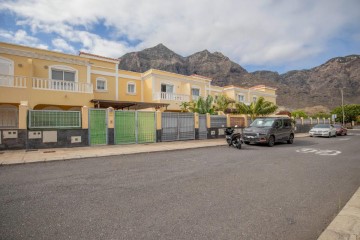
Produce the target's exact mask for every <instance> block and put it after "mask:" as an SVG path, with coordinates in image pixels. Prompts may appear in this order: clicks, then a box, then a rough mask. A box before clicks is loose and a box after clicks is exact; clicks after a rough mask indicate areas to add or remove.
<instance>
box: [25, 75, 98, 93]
mask: <svg viewBox="0 0 360 240" xmlns="http://www.w3.org/2000/svg"><path fill="white" fill-rule="evenodd" d="M32 88H34V89H42V90H54V91H66V92H80V93H92V92H93V86H92V83H83V82H73V81H63V80H52V79H44V78H32Z"/></svg>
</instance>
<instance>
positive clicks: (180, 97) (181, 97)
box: [153, 92, 190, 102]
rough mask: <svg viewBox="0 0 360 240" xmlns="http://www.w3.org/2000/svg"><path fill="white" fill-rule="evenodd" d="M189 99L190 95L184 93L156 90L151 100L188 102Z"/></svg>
mask: <svg viewBox="0 0 360 240" xmlns="http://www.w3.org/2000/svg"><path fill="white" fill-rule="evenodd" d="M189 99H190V96H189V95H185V94H176V93H167V92H156V93H154V95H153V100H169V101H179V102H188V101H189Z"/></svg>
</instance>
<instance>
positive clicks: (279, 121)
mask: <svg viewBox="0 0 360 240" xmlns="http://www.w3.org/2000/svg"><path fill="white" fill-rule="evenodd" d="M282 126H283V121H282V120H281V119H278V120H276V121H275V127H278V128H280V127H282Z"/></svg>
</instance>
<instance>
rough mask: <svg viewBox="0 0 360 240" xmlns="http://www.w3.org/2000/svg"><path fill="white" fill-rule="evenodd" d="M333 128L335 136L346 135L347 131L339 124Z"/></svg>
mask: <svg viewBox="0 0 360 240" xmlns="http://www.w3.org/2000/svg"><path fill="white" fill-rule="evenodd" d="M334 127H335V128H336V134H337V135H338V136H343V135H347V129H346V128H344V127H343V126H341V125H340V124H335V125H334Z"/></svg>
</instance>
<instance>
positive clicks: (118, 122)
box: [114, 111, 156, 144]
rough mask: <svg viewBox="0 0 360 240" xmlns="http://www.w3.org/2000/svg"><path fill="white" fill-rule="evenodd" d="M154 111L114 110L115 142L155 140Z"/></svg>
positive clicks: (127, 142)
mask: <svg viewBox="0 0 360 240" xmlns="http://www.w3.org/2000/svg"><path fill="white" fill-rule="evenodd" d="M155 124H156V121H155V112H144V111H115V126H114V127H115V129H114V135H115V137H114V138H115V144H129V143H147V142H155V141H156V125H155Z"/></svg>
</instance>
